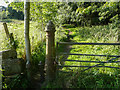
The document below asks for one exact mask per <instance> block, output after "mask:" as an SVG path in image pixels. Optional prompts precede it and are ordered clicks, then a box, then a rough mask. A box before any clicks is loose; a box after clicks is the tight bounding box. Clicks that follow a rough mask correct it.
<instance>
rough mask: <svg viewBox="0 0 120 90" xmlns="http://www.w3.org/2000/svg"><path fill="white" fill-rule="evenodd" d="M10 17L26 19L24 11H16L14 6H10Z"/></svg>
mask: <svg viewBox="0 0 120 90" xmlns="http://www.w3.org/2000/svg"><path fill="white" fill-rule="evenodd" d="M8 12H9V14H8V16H7V17H8V18H10V19H18V20H24V13H23V12H22V11H16V10H15V9H13V8H12V7H8Z"/></svg>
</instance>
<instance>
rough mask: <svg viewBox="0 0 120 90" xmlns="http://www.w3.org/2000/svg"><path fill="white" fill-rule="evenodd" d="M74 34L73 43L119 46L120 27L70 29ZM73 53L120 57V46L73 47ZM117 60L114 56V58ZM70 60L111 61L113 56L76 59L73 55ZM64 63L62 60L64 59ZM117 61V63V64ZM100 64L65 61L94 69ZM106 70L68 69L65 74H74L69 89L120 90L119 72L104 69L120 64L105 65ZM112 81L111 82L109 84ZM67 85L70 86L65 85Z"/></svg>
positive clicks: (69, 81)
mask: <svg viewBox="0 0 120 90" xmlns="http://www.w3.org/2000/svg"><path fill="white" fill-rule="evenodd" d="M69 30H70V31H71V32H72V34H71V35H72V36H73V39H72V40H71V41H72V42H87V43H88V42H89V43H118V42H119V41H118V28H117V27H116V25H115V24H109V25H104V26H92V27H76V28H69ZM70 53H78V54H98V55H108V56H109V55H119V47H118V46H112V45H109V46H108V45H73V46H72V49H71V51H70ZM113 58H114V57H113ZM67 59H69V60H86V61H107V60H110V59H112V58H111V57H99V56H97V57H95V56H75V55H69V56H68V58H67ZM60 60H62V59H61V58H60ZM117 60H119V59H116V60H114V61H117ZM96 64H99V63H88V62H87V63H86V62H69V61H66V62H64V65H70V66H74V65H75V66H93V65H96ZM100 66H103V67H102V68H98V67H94V68H90V69H88V70H86V71H84V72H83V71H82V70H84V69H87V68H82V67H64V68H62V71H67V72H73V74H70V75H71V76H69V77H64V78H69V80H68V81H66V83H69V85H68V86H66V87H78V88H120V79H119V69H113V68H112V69H111V68H105V67H104V66H113V67H119V63H106V64H101V65H100ZM109 80H110V81H109ZM65 85H66V84H65Z"/></svg>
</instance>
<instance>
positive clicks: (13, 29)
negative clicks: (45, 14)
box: [0, 20, 120, 89]
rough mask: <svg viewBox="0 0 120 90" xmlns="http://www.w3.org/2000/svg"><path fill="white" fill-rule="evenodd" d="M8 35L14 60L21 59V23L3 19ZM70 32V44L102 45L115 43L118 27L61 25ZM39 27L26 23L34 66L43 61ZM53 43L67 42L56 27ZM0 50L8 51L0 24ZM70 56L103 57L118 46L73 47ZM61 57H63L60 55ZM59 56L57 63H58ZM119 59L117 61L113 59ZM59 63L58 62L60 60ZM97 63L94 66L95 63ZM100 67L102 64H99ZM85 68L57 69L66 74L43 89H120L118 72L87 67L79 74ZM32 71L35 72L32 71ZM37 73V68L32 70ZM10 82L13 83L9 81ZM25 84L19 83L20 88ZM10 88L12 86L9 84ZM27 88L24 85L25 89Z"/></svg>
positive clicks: (43, 52)
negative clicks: (14, 48)
mask: <svg viewBox="0 0 120 90" xmlns="http://www.w3.org/2000/svg"><path fill="white" fill-rule="evenodd" d="M5 21H10V22H8V23H7V25H8V29H9V32H10V33H13V34H14V38H15V41H16V42H17V45H18V47H17V53H18V57H20V58H21V57H24V56H25V46H24V45H25V40H24V21H20V20H19V21H18V20H5ZM65 27H67V29H68V30H70V31H71V34H70V37H72V38H71V41H72V42H98V43H100V42H101V43H102V42H106V43H117V42H118V41H117V38H118V28H117V27H116V26H115V24H109V25H105V26H92V27H74V26H69V25H65ZM40 28H41V27H39V24H38V23H36V22H30V41H31V51H32V60H33V61H34V64H35V65H37V64H38V63H39V61H43V62H44V60H45V49H46V48H45V32H44V31H41V29H40ZM56 30H57V31H56V33H55V38H56V41H55V44H56V42H59V41H68V40H67V36H66V30H65V28H56ZM0 34H1V35H0V43H1V44H0V51H2V50H7V49H10V46H9V43H8V40H7V38H6V35H5V32H4V29H3V26H2V22H0ZM65 47H66V46H64V45H63V46H59V47H58V53H59V52H63V51H64V50H65ZM70 53H81V54H105V55H119V48H118V46H104V45H103V46H99V45H97V46H96V45H80V46H79V45H73V46H72V49H71V50H70ZM62 57H64V56H62ZM62 57H60V61H61V60H62ZM67 59H73V60H91V61H92V60H97V61H106V60H108V59H111V58H110V57H93V56H69V57H68V58H67ZM116 60H119V59H116ZM61 62H62V61H61ZM96 64H98V63H96ZM65 65H91V66H92V65H95V63H76V62H65ZM102 65H103V64H102ZM105 65H107V66H114V67H118V66H119V64H116V63H115V64H105ZM83 69H85V68H69V67H67V68H62V69H61V70H62V71H64V72H67V73H63V72H59V75H57V79H56V80H55V81H54V82H53V83H49V84H48V85H47V86H45V87H43V88H94V89H96V88H120V74H119V70H118V69H110V68H97V67H94V68H91V69H89V70H86V71H85V72H81V70H83ZM33 70H35V69H33ZM36 70H37V69H36ZM13 83H14V81H13ZM24 84H26V81H25V83H24V80H23V84H22V85H23V87H24ZM12 85H13V87H15V86H14V84H12ZM18 86H19V84H18ZM26 87H27V86H26Z"/></svg>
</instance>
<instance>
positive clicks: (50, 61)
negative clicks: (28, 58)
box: [45, 21, 56, 82]
mask: <svg viewBox="0 0 120 90" xmlns="http://www.w3.org/2000/svg"><path fill="white" fill-rule="evenodd" d="M45 31H46V61H45V69H46V77H45V79H46V81H48V82H49V81H53V79H54V78H55V71H56V70H55V69H56V67H55V39H54V37H55V31H56V30H55V25H54V24H53V23H52V21H49V23H48V24H47V26H46V28H45Z"/></svg>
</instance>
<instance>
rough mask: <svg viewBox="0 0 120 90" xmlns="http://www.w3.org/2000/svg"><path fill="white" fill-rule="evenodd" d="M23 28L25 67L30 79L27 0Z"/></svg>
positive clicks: (28, 7) (28, 10)
mask: <svg viewBox="0 0 120 90" xmlns="http://www.w3.org/2000/svg"><path fill="white" fill-rule="evenodd" d="M24 13H25V16H24V29H25V47H26V61H27V62H26V69H27V76H28V79H29V80H30V79H31V76H30V64H31V62H32V60H31V47H30V38H29V16H30V15H29V14H30V2H29V0H25V1H24Z"/></svg>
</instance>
